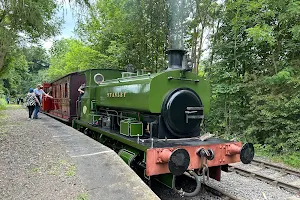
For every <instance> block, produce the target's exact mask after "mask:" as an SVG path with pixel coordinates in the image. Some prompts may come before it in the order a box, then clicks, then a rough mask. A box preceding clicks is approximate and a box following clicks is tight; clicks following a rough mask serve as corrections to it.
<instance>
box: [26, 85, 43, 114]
mask: <svg viewBox="0 0 300 200" xmlns="http://www.w3.org/2000/svg"><path fill="white" fill-rule="evenodd" d="M36 104H38V105H40V102H39V100H38V99H37V98H36V96H35V94H34V92H33V89H32V88H30V89H29V92H28V93H27V96H26V106H27V108H28V112H29V118H28V120H31V116H32V113H33V111H34V108H35V105H36Z"/></svg>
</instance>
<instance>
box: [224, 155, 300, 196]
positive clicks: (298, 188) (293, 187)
mask: <svg viewBox="0 0 300 200" xmlns="http://www.w3.org/2000/svg"><path fill="white" fill-rule="evenodd" d="M251 164H252V165H255V166H257V167H258V169H256V170H249V169H245V168H243V167H241V166H239V165H229V170H230V171H232V172H236V173H238V174H240V175H243V176H250V177H253V178H256V179H258V180H261V181H264V182H267V183H269V184H271V185H274V186H277V187H280V188H283V189H286V190H288V191H291V192H295V193H297V194H300V172H299V171H296V170H292V169H289V168H286V167H283V166H279V165H274V164H271V163H267V162H264V161H260V160H253V161H252V162H251ZM264 169H271V170H274V171H275V172H274V174H276V172H277V175H274V174H273V175H271V176H270V175H265V174H263V173H262V170H264ZM287 175H293V176H296V177H298V180H297V181H294V182H286V181H282V180H279V179H281V178H283V177H284V176H287Z"/></svg>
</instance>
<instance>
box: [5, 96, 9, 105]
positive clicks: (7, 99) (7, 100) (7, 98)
mask: <svg viewBox="0 0 300 200" xmlns="http://www.w3.org/2000/svg"><path fill="white" fill-rule="evenodd" d="M6 102H7V104H9V97H8V96H7V97H6Z"/></svg>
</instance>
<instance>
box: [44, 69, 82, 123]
mask: <svg viewBox="0 0 300 200" xmlns="http://www.w3.org/2000/svg"><path fill="white" fill-rule="evenodd" d="M83 83H85V75H84V74H83V73H80V72H74V73H71V74H68V75H66V76H64V77H62V78H59V79H57V80H55V81H53V82H51V83H44V84H43V87H44V91H45V92H46V93H48V94H49V95H51V96H52V97H53V99H51V98H47V97H45V96H43V105H42V111H43V112H45V113H47V114H48V115H50V116H53V117H56V118H58V119H61V120H63V121H66V122H72V120H73V119H74V118H75V117H77V113H76V104H77V99H78V97H79V92H78V88H79V87H80V85H82V84H83Z"/></svg>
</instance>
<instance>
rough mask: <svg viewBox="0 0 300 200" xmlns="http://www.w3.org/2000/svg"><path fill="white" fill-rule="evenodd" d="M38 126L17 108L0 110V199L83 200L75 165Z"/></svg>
mask: <svg viewBox="0 0 300 200" xmlns="http://www.w3.org/2000/svg"><path fill="white" fill-rule="evenodd" d="M41 116H42V115H41ZM40 124H41V121H39V120H32V121H28V120H27V111H26V110H24V109H21V108H19V109H16V108H14V109H12V108H10V109H9V110H5V111H0V144H1V145H0V199H5V200H8V199H13V200H19V199H26V200H27V199H47V200H50V199H53V200H54V199H56V200H60V199H62V200H68V199H87V198H86V191H85V190H84V187H83V185H82V183H81V181H80V179H79V178H78V177H77V175H76V166H75V165H74V164H73V163H72V161H71V159H70V157H69V156H68V155H67V154H66V151H65V150H64V149H63V147H61V146H60V144H58V143H57V142H56V141H55V140H54V139H53V137H52V135H51V133H50V131H49V130H47V128H43V129H41V126H40Z"/></svg>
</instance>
